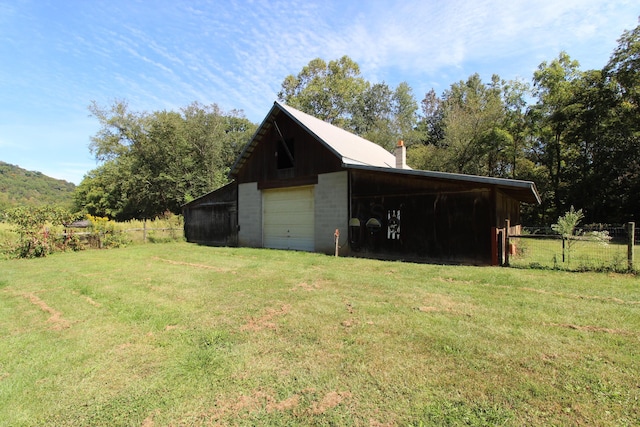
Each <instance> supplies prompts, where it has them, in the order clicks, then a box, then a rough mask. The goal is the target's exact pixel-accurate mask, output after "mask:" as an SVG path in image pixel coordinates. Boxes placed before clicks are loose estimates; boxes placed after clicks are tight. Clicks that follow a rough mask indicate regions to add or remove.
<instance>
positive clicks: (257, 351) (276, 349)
mask: <svg viewBox="0 0 640 427" xmlns="http://www.w3.org/2000/svg"><path fill="white" fill-rule="evenodd" d="M0 425H3V426H5V425H6V426H21V425H25V426H31V425H33V426H36V425H37V426H41V425H51V426H65V425H68V426H82V425H86V426H100V425H105V426H106V425H108V426H117V425H127V426H128V425H131V426H145V427H150V426H165V425H170V426H192V425H195V426H209V425H265V426H272V425H275V426H278V425H287V426H294V425H300V426H306V425H327V426H328V425H336V426H348V425H354V426H396V425H397V426H430V425H514V426H522V425H616V426H617V425H630V426H631V425H640V279H639V278H638V277H636V276H631V275H621V274H604V273H567V272H560V271H540V270H523V269H507V268H497V267H457V266H438V265H421V264H411V263H400V262H382V261H373V260H366V259H355V258H335V257H330V256H325V255H319V254H310V253H300V252H286V251H272V250H256V249H233V248H232V249H230V248H211V247H203V246H196V245H192V244H187V243H168V244H155V245H154V244H148V245H138V246H132V247H128V248H124V249H115V250H102V251H98V250H88V251H83V252H78V253H64V254H56V255H52V256H50V257H47V258H45V259H34V260H9V261H0Z"/></svg>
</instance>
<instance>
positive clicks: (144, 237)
mask: <svg viewBox="0 0 640 427" xmlns="http://www.w3.org/2000/svg"><path fill="white" fill-rule="evenodd" d="M142 243H147V219H146V218H145V219H144V221H143V222H142Z"/></svg>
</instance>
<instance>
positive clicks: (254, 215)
mask: <svg viewBox="0 0 640 427" xmlns="http://www.w3.org/2000/svg"><path fill="white" fill-rule="evenodd" d="M238 225H239V226H240V230H239V231H238V245H239V246H246V247H252V248H261V247H262V193H261V192H260V190H258V183H257V182H249V183H245V184H239V185H238Z"/></svg>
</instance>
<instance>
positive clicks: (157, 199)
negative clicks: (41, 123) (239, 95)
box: [75, 101, 256, 220]
mask: <svg viewBox="0 0 640 427" xmlns="http://www.w3.org/2000/svg"><path fill="white" fill-rule="evenodd" d="M90 110H91V112H92V114H93V116H94V117H96V118H97V119H98V120H99V122H100V124H101V129H100V130H99V131H98V133H97V134H96V135H95V136H94V137H93V138H92V141H91V145H90V149H91V151H92V153H93V154H94V155H95V157H96V160H98V161H99V162H102V164H101V165H100V166H99V167H98V168H97V169H95V170H93V171H91V172H90V173H89V174H87V176H86V177H85V178H84V180H83V181H82V183H81V184H80V186H79V187H78V190H77V192H76V194H75V203H76V206H77V207H78V208H83V209H85V210H86V211H87V212H88V213H90V214H91V215H95V216H99V217H104V216H106V217H109V218H115V219H118V220H126V219H132V218H137V219H145V218H154V217H156V216H158V215H162V214H164V213H165V212H173V213H179V212H180V206H181V205H182V204H184V203H185V202H187V201H190V200H193V198H195V197H198V196H200V195H202V194H205V193H207V192H209V191H211V190H214V189H215V188H218V187H220V186H221V185H223V184H225V183H226V182H227V174H228V171H229V170H230V167H231V165H232V164H233V161H234V160H235V158H236V156H237V154H238V153H239V152H240V151H241V150H242V148H243V147H244V145H245V144H246V143H247V142H248V141H249V139H250V137H251V135H253V132H254V131H255V128H256V126H255V124H253V123H251V122H250V121H248V120H247V119H245V118H244V117H242V115H241V113H240V112H238V111H232V112H231V113H223V112H222V111H221V110H220V109H219V108H218V107H217V106H216V105H211V106H204V105H201V104H198V103H193V104H191V105H189V106H188V107H186V108H184V109H182V110H181V111H180V112H175V111H156V112H152V113H146V112H145V113H138V112H131V111H129V109H128V106H127V104H126V103H125V102H123V101H116V102H115V103H114V104H113V105H112V106H110V107H108V108H103V107H100V106H98V105H97V104H95V103H93V104H92V105H91V107H90Z"/></svg>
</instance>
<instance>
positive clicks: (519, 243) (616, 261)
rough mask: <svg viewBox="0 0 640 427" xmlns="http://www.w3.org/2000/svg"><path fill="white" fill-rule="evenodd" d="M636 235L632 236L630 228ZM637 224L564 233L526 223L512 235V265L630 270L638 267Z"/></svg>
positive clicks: (510, 260) (510, 258)
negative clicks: (636, 259) (636, 249)
mask: <svg viewBox="0 0 640 427" xmlns="http://www.w3.org/2000/svg"><path fill="white" fill-rule="evenodd" d="M630 229H631V230H633V233H634V237H633V239H631V236H630V234H629V233H630V231H629V230H630ZM638 237H639V236H638V233H637V231H636V230H635V227H633V226H630V225H625V226H618V227H612V226H603V225H593V226H587V227H582V228H581V229H580V230H578V231H577V232H576V233H575V235H572V236H564V237H563V236H561V235H559V234H557V233H555V232H554V231H553V230H551V229H550V228H532V227H523V229H522V233H521V234H519V235H515V236H514V235H511V236H509V248H508V250H509V265H510V266H513V267H527V268H553V269H561V270H570V271H629V270H633V269H634V265H633V252H634V246H635V244H636V242H638Z"/></svg>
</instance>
